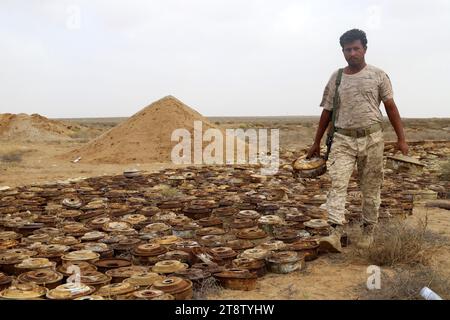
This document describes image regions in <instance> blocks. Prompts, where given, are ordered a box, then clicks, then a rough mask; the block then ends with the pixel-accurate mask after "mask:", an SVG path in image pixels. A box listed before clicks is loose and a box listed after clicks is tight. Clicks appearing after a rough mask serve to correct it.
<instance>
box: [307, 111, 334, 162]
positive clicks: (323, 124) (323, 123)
mask: <svg viewBox="0 0 450 320" xmlns="http://www.w3.org/2000/svg"><path fill="white" fill-rule="evenodd" d="M330 121H331V111H329V110H327V109H323V110H322V114H321V115H320V120H319V127H318V128H317V131H316V137H315V138H314V143H313V145H312V146H311V148H309V150H308V154H307V155H306V158H307V159H309V158H311V157H314V156H316V157H319V156H320V141H322V137H323V135H324V133H325V130H327V127H328V124H329V123H330Z"/></svg>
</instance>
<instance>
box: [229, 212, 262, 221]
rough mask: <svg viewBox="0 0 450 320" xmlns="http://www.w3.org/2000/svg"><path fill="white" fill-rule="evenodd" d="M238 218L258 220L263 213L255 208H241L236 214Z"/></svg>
mask: <svg viewBox="0 0 450 320" xmlns="http://www.w3.org/2000/svg"><path fill="white" fill-rule="evenodd" d="M234 216H235V217H236V218H247V219H252V220H258V219H259V218H260V217H261V215H260V214H259V213H258V212H257V211H255V210H241V211H239V212H238V213H237V214H235V215H234Z"/></svg>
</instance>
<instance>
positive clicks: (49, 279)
mask: <svg viewBox="0 0 450 320" xmlns="http://www.w3.org/2000/svg"><path fill="white" fill-rule="evenodd" d="M62 279H63V275H62V274H61V273H59V272H56V271H54V270H51V269H39V270H32V271H28V272H24V273H21V274H20V275H19V276H18V277H17V280H19V281H20V282H21V283H35V284H37V285H40V286H42V287H46V288H47V289H53V288H55V287H57V286H58V285H60V284H61V281H62Z"/></svg>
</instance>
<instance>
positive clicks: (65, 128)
mask: <svg viewBox="0 0 450 320" xmlns="http://www.w3.org/2000/svg"><path fill="white" fill-rule="evenodd" d="M79 129H80V128H78V126H76V125H70V124H65V123H64V122H61V121H56V120H50V119H48V118H46V117H43V116H41V115H39V114H32V115H28V114H25V113H19V114H11V113H4V114H0V140H9V141H32V142H38V141H55V140H66V139H70V138H71V136H72V135H74V134H75V133H76V132H77V131H78V130H79Z"/></svg>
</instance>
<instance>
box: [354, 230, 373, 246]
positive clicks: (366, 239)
mask: <svg viewBox="0 0 450 320" xmlns="http://www.w3.org/2000/svg"><path fill="white" fill-rule="evenodd" d="M374 228H375V225H373V224H363V226H362V235H361V238H360V239H359V241H358V242H357V243H356V246H357V247H358V248H360V249H368V248H369V247H370V246H371V245H372V243H373V231H374Z"/></svg>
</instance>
